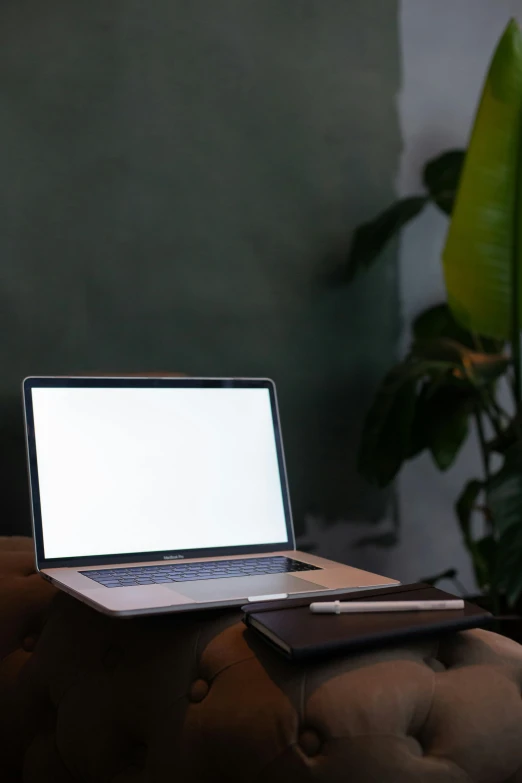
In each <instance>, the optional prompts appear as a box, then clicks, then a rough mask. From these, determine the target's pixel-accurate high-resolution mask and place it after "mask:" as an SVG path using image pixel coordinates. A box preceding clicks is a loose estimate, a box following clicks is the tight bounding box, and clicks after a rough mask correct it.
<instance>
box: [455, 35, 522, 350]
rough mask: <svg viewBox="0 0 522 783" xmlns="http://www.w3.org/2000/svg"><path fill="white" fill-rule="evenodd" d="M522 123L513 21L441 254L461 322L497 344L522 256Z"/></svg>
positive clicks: (518, 38) (506, 329)
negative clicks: (521, 156)
mask: <svg viewBox="0 0 522 783" xmlns="http://www.w3.org/2000/svg"><path fill="white" fill-rule="evenodd" d="M521 116H522V34H521V33H520V30H519V28H518V26H517V25H516V23H515V22H514V21H511V22H510V23H509V24H508V26H507V28H506V30H505V32H504V34H503V35H502V38H501V39H500V41H499V44H498V46H497V49H496V51H495V54H494V56H493V60H492V62H491V66H490V68H489V72H488V75H487V78H486V82H485V85H484V89H483V93H482V97H481V100H480V104H479V108H478V112H477V115H476V119H475V123H474V126H473V130H472V134H471V140H470V143H469V147H468V151H467V154H466V159H465V162H464V168H463V171H462V175H461V178H460V184H459V188H458V192H457V198H456V201H455V206H454V209H453V218H452V221H451V224H450V228H449V232H448V237H447V241H446V246H445V249H444V254H443V261H444V274H445V279H446V288H447V293H448V303H449V305H450V307H451V309H452V311H453V313H454V315H455V317H456V318H457V320H458V321H459V322H460V323H461V324H462V325H463V326H464V327H465V328H466V329H468V330H469V331H471V332H474V333H476V334H483V335H486V336H489V337H495V338H498V339H509V337H510V329H511V321H512V317H511V297H510V286H511V277H512V275H511V258H512V254H513V251H514V247H515V246H516V247H517V248H518V249H519V252H522V244H521V243H520V242H516V241H515V240H516V232H517V231H519V230H520V228H519V225H520V215H518V214H515V205H516V204H517V203H520V201H519V196H518V192H519V189H520V187H521V186H522V182H521V181H520V178H519V177H518V166H517V160H518V149H519V147H520V137H521ZM519 262H522V259H519ZM521 277H522V276H521ZM519 293H520V292H519Z"/></svg>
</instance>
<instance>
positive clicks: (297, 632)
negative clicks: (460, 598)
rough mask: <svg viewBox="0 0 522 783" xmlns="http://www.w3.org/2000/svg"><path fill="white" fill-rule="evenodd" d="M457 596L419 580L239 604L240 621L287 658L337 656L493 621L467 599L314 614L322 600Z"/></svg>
mask: <svg viewBox="0 0 522 783" xmlns="http://www.w3.org/2000/svg"><path fill="white" fill-rule="evenodd" d="M452 598H455V596H454V595H451V594H449V593H445V592H444V591H443V590H439V589H437V588H436V587H431V586H430V585H426V584H422V583H418V584H412V585H399V586H397V587H386V588H382V587H381V588H378V589H373V590H361V591H356V592H353V591H352V592H349V593H345V594H344V595H335V596H332V595H331V594H330V595H328V596H325V597H324V598H322V597H316V598H314V599H310V598H307V599H303V598H299V599H291V600H285V601H268V602H265V603H259V604H250V605H248V606H243V613H244V614H243V621H244V623H245V624H246V625H247V626H248V627H249V628H251V629H252V630H253V631H254V632H255V633H256V634H259V635H260V636H261V637H262V638H263V639H264V640H265V641H266V642H268V643H269V644H270V645H272V646H273V647H275V649H277V650H278V651H279V652H280V653H282V654H283V655H285V656H286V657H287V658H291V659H294V660H300V659H306V658H312V657H318V656H324V655H335V654H339V653H346V652H351V651H355V650H358V651H359V650H367V649H372V648H377V647H382V646H384V645H389V644H398V643H400V642H403V641H406V640H408V639H412V638H419V637H425V636H437V635H440V634H443V633H448V632H453V631H461V630H464V629H466V628H476V627H484V626H487V625H489V624H490V623H492V622H493V621H494V617H493V615H492V614H490V612H487V611H486V610H485V609H481V608H480V607H479V606H476V605H475V604H472V603H469V602H468V601H466V602H465V604H464V609H449V610H444V611H433V610H428V611H424V612H423V611H416V612H382V613H368V614H365V613H357V614H312V612H311V611H310V603H312V601H313V602H314V603H318V602H320V601H334V600H335V601H365V600H368V601H386V600H389V601H408V600H412V601H439V600H441V601H442V600H448V599H452Z"/></svg>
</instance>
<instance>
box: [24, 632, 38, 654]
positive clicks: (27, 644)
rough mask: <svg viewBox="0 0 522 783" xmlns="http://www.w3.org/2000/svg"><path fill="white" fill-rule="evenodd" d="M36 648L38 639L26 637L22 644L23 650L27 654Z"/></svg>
mask: <svg viewBox="0 0 522 783" xmlns="http://www.w3.org/2000/svg"><path fill="white" fill-rule="evenodd" d="M35 647H36V639H35V637H34V636H26V637H25V639H24V640H23V642H22V649H23V650H25V652H32V651H33V650H34V648H35Z"/></svg>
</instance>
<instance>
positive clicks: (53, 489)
mask: <svg viewBox="0 0 522 783" xmlns="http://www.w3.org/2000/svg"><path fill="white" fill-rule="evenodd" d="M32 395H33V411H34V425H35V437H36V453H37V460H38V474H39V488H40V502H41V511H42V526H43V539H44V550H45V557H46V558H57V557H76V556H81V555H108V554H121V553H126V552H153V551H163V550H177V549H180V550H185V549H203V548H207V547H208V548H212V547H232V546H246V545H248V544H271V543H272V544H273V543H278V542H286V541H287V533H286V524H285V514H284V506H283V498H282V492H281V480H280V475H279V468H278V461H277V452H276V445H275V437H274V426H273V421H272V413H271V406H270V397H269V392H268V390H267V389H247V388H243V389H195V388H191V389H182V388H177V389H168V388H155V389H145V388H141V389H138V388H135V389H129V388H127V389H121V388H119V389H115V388H105V389H100V388H91V389H87V388H68V389H67V388H66V389H64V388H35V389H33V390H32Z"/></svg>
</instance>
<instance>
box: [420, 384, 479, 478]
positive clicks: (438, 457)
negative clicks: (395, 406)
mask: <svg viewBox="0 0 522 783" xmlns="http://www.w3.org/2000/svg"><path fill="white" fill-rule="evenodd" d="M477 398H478V395H477V390H476V389H475V387H474V386H472V385H471V384H469V383H462V384H459V385H457V384H455V383H453V382H452V381H451V379H450V378H445V377H444V376H443V377H442V378H440V377H439V378H436V379H435V381H428V382H426V383H425V384H424V386H423V387H422V389H421V391H420V394H419V395H418V397H417V402H416V406H415V419H414V422H413V426H412V433H411V438H410V452H409V454H408V458H411V457H415V456H416V455H417V454H419V453H420V452H421V451H423V450H424V449H429V450H430V451H431V454H432V456H433V459H434V460H435V463H436V465H437V467H438V468H439V470H447V469H448V468H449V467H451V465H452V464H453V462H454V461H455V459H456V457H457V455H458V453H459V451H460V449H461V447H462V445H463V444H464V441H465V440H466V437H467V435H468V419H469V416H470V414H471V413H472V411H473V410H474V408H475V406H476V404H477Z"/></svg>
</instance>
